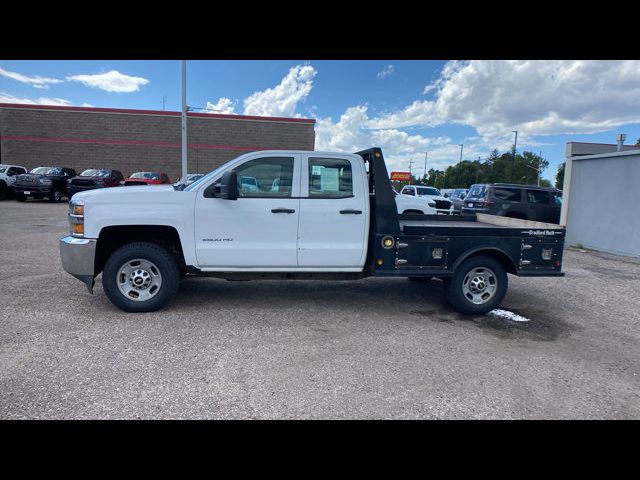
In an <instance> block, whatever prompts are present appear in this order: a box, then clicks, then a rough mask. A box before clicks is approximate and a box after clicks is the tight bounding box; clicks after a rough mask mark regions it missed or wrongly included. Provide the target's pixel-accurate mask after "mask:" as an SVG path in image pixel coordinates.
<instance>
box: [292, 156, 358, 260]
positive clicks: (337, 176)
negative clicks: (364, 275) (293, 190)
mask: <svg viewBox="0 0 640 480" xmlns="http://www.w3.org/2000/svg"><path fill="white" fill-rule="evenodd" d="M302 157H303V158H302V172H301V200H300V223H299V227H298V265H299V266H300V267H306V268H314V267H315V268H324V267H329V268H332V267H333V268H347V269H356V268H357V269H360V268H362V266H363V265H364V262H365V258H366V252H367V238H368V237H367V234H368V228H369V191H368V187H367V175H366V171H365V167H364V162H363V161H362V159H361V158H359V157H356V156H353V157H351V156H346V155H345V156H340V155H329V154H323V155H317V154H314V153H308V154H303V155H302Z"/></svg>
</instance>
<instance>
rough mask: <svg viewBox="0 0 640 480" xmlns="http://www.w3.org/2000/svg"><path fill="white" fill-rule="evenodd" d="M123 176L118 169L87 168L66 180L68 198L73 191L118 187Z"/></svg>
mask: <svg viewBox="0 0 640 480" xmlns="http://www.w3.org/2000/svg"><path fill="white" fill-rule="evenodd" d="M122 180H124V176H123V175H122V172H121V171H120V170H112V169H110V168H89V169H87V170H85V171H84V172H82V173H81V174H80V175H78V176H77V177H74V178H72V179H70V180H69V181H68V182H67V189H68V191H69V198H71V197H73V195H74V194H75V193H78V192H84V191H86V190H93V189H95V188H105V187H119V186H120V182H121V181H122Z"/></svg>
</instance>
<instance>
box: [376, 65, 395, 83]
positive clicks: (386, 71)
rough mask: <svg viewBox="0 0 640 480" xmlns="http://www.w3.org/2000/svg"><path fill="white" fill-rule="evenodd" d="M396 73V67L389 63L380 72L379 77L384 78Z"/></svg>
mask: <svg viewBox="0 0 640 480" xmlns="http://www.w3.org/2000/svg"><path fill="white" fill-rule="evenodd" d="M394 73H395V67H394V66H393V65H387V66H386V67H384V68H383V69H382V70H380V71H379V72H378V75H377V77H378V78H379V79H380V80H382V79H384V78H385V77H388V76H389V75H393V74H394Z"/></svg>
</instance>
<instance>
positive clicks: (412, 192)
mask: <svg viewBox="0 0 640 480" xmlns="http://www.w3.org/2000/svg"><path fill="white" fill-rule="evenodd" d="M402 193H404V194H405V195H413V196H414V197H415V196H416V192H415V190H414V189H413V188H411V187H404V188H403V189H402Z"/></svg>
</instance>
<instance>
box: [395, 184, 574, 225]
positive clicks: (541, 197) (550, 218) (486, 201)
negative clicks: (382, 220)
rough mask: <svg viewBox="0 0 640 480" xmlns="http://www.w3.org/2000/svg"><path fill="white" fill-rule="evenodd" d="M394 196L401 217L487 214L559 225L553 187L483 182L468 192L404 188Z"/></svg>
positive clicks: (557, 197)
mask: <svg viewBox="0 0 640 480" xmlns="http://www.w3.org/2000/svg"><path fill="white" fill-rule="evenodd" d="M394 193H395V195H396V204H397V206H398V212H399V213H403V214H425V215H434V214H446V215H472V214H476V213H486V214H489V215H499V216H504V217H511V218H519V219H522V220H533V221H537V222H546V223H555V224H558V223H560V210H561V208H562V191H561V190H558V189H556V188H549V187H537V186H535V185H519V184H513V183H483V184H475V185H472V186H471V187H470V188H469V189H464V188H457V189H447V190H444V189H443V190H442V191H440V190H438V189H437V188H434V187H427V186H421V185H406V186H405V187H403V188H402V190H401V191H400V193H397V192H394Z"/></svg>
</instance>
